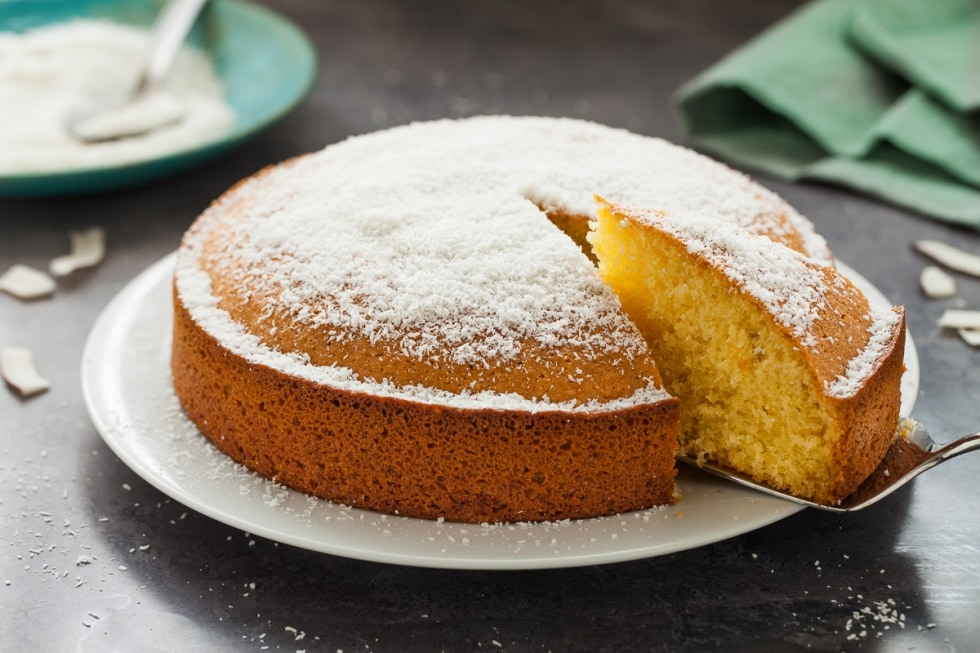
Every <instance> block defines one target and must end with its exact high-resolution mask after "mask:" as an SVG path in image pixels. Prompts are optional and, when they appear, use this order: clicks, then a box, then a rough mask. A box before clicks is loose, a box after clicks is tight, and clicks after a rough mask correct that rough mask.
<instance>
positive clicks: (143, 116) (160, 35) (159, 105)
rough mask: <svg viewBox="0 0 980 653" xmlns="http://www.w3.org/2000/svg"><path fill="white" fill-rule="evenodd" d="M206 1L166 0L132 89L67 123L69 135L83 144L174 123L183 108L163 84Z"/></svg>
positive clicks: (121, 136)
mask: <svg viewBox="0 0 980 653" xmlns="http://www.w3.org/2000/svg"><path fill="white" fill-rule="evenodd" d="M206 3H207V0H170V1H169V2H168V3H167V5H166V6H165V7H164V8H163V10H162V11H161V12H160V15H159V16H158V17H157V19H156V22H155V23H154V25H153V34H152V40H151V44H150V52H149V56H148V57H147V60H146V64H145V66H144V68H143V70H142V72H141V74H140V77H139V80H138V81H137V84H136V88H135V89H134V90H133V91H132V92H131V93H130V94H129V95H128V96H127V97H125V98H123V99H122V100H121V101H120V100H116V101H115V102H110V103H108V104H106V105H105V106H102V107H99V108H97V109H96V110H94V111H92V112H89V113H86V114H84V115H81V116H77V117H75V118H74V119H72V120H69V122H68V131H69V133H71V135H72V136H73V137H74V138H76V139H77V140H80V141H82V142H85V143H96V142H100V141H110V140H116V139H120V138H129V137H132V136H139V135H141V134H145V133H147V132H149V131H152V130H154V129H159V128H160V127H164V126H166V125H171V124H174V123H176V122H178V121H180V120H182V119H183V117H184V111H185V110H184V107H183V106H182V105H181V103H180V101H179V100H178V99H177V98H176V97H174V96H173V95H172V94H171V93H170V92H169V91H167V89H166V87H165V82H166V80H167V77H168V76H169V74H170V70H171V68H172V67H173V63H174V59H176V57H177V53H178V52H179V51H180V48H181V45H183V43H184V40H185V39H186V38H187V34H188V32H190V30H191V27H192V26H193V25H194V22H195V21H196V20H197V16H198V14H200V13H201V9H203V8H204V5H205V4H206Z"/></svg>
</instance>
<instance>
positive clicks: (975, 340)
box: [956, 329, 980, 347]
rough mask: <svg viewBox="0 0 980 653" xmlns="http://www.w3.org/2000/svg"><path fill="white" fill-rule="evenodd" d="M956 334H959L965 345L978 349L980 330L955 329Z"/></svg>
mask: <svg viewBox="0 0 980 653" xmlns="http://www.w3.org/2000/svg"><path fill="white" fill-rule="evenodd" d="M956 332H957V333H958V334H960V338H962V339H963V341H964V342H966V344H968V345H970V346H971V347H980V329H957V330H956Z"/></svg>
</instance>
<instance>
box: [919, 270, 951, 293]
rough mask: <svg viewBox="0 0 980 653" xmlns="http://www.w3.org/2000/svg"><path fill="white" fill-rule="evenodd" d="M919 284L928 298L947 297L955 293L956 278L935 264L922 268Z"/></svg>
mask: <svg viewBox="0 0 980 653" xmlns="http://www.w3.org/2000/svg"><path fill="white" fill-rule="evenodd" d="M919 286H920V287H921V288H922V293H923V294H924V295H925V296H926V297H928V298H929V299H947V298H949V297H952V296H953V295H955V294H956V280H955V279H953V277H951V276H950V275H948V274H946V273H945V272H943V271H942V269H940V268H938V267H936V266H935V265H928V266H926V267H924V268H922V272H921V273H920V274H919Z"/></svg>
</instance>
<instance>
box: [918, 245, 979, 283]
mask: <svg viewBox="0 0 980 653" xmlns="http://www.w3.org/2000/svg"><path fill="white" fill-rule="evenodd" d="M912 246H913V247H914V248H915V250H916V251H917V252H919V253H920V254H922V255H924V256H927V257H929V258H931V259H932V260H933V261H935V262H936V263H939V264H940V265H943V266H945V267H947V268H949V269H950V270H955V271H957V272H962V273H963V274H969V275H971V276H974V277H980V256H977V255H976V254H971V253H970V252H966V251H964V250H962V249H959V248H958V247H953V246H952V245H949V244H947V243H944V242H941V241H938V240H917V241H915V242H914V243H913V244H912Z"/></svg>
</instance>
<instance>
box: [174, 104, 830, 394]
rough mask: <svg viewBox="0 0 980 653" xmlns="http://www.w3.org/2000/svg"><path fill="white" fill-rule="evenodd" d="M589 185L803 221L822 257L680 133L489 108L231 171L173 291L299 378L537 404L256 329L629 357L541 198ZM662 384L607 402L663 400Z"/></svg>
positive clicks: (727, 217) (697, 210)
mask: <svg viewBox="0 0 980 653" xmlns="http://www.w3.org/2000/svg"><path fill="white" fill-rule="evenodd" d="M596 193H599V194H602V195H603V196H604V197H606V198H609V199H610V200H612V201H615V202H617V203H620V204H623V205H626V206H642V207H648V208H651V209H655V210H657V211H662V212H666V213H669V214H671V215H673V216H677V217H678V218H680V219H683V220H687V221H691V222H692V223H698V224H700V223H705V224H727V223H731V224H734V225H738V226H739V228H741V229H748V230H750V231H752V232H753V233H767V234H773V235H776V236H780V235H788V236H792V237H798V238H799V239H800V240H801V245H802V247H803V248H805V250H806V251H807V252H808V253H810V254H811V255H813V256H815V257H817V258H818V259H821V260H824V261H828V260H829V259H830V255H829V253H828V252H827V249H826V245H825V243H824V242H823V240H822V239H821V238H820V237H819V236H817V235H816V234H815V232H814V231H813V229H812V226H811V225H810V224H809V222H807V221H806V220H805V219H804V218H802V217H800V216H799V215H798V214H797V213H796V212H795V211H793V209H791V208H790V207H789V206H788V205H786V203H785V202H783V201H782V200H780V199H779V198H778V197H776V196H775V195H773V194H772V193H769V192H768V191H766V190H764V189H762V188H761V187H760V186H758V185H756V184H754V183H753V182H751V181H750V180H748V179H747V178H746V177H744V176H743V175H741V174H738V173H735V172H734V171H732V170H730V169H728V168H726V167H724V166H722V165H721V164H718V163H716V162H713V161H711V160H709V159H707V158H705V157H702V156H700V155H698V154H695V153H693V152H691V151H689V150H686V149H683V148H680V147H677V146H674V145H671V144H668V143H666V142H664V141H661V140H658V139H652V138H646V137H641V136H637V135H634V134H630V133H628V132H624V131H621V130H616V129H612V128H608V127H603V126H600V125H596V124H593V123H588V122H584V121H577V120H567V119H551V118H511V117H485V118H475V119H468V120H461V121H436V122H430V123H417V124H412V125H408V126H405V127H400V128H395V129H391V130H387V131H384V132H377V133H373V134H368V135H365V136H359V137H354V138H351V139H348V140H346V141H343V142H341V143H338V144H335V145H331V146H329V147H327V148H326V149H324V150H321V151H320V152H318V153H314V154H312V155H309V156H306V157H302V158H300V159H296V160H293V161H290V162H288V163H286V164H284V165H281V166H277V167H275V168H272V169H269V170H267V171H265V172H264V173H263V174H261V175H257V176H255V177H253V178H252V179H250V180H248V181H246V182H244V183H242V184H240V185H239V186H237V187H235V188H234V189H232V191H230V192H229V193H228V194H226V195H225V196H223V197H222V198H221V199H219V200H218V201H217V202H216V203H215V204H214V205H212V207H210V208H209V209H208V210H207V211H206V212H205V213H204V214H203V215H202V217H201V218H200V219H199V220H198V221H197V222H196V223H195V225H194V227H192V228H191V229H190V230H189V231H188V233H187V235H186V236H185V239H184V243H183V244H182V247H181V256H180V257H179V258H178V269H177V282H178V289H179V291H180V293H181V296H182V298H183V300H184V303H185V305H186V306H188V307H189V308H190V309H191V310H192V315H193V316H194V318H195V319H196V320H198V321H199V322H200V323H202V325H204V326H205V327H206V328H207V329H208V330H209V331H210V332H211V333H213V334H214V335H216V336H217V337H219V338H220V339H221V340H222V341H223V343H225V344H226V345H228V346H230V348H231V349H232V350H233V351H236V352H237V353H240V354H242V355H243V356H245V357H246V358H248V359H250V360H255V361H257V362H267V363H268V364H270V365H272V366H274V367H277V368H279V369H283V370H284V371H287V372H289V373H291V374H295V375H297V376H300V377H304V378H311V379H312V380H317V381H321V382H326V383H331V384H334V385H339V386H340V387H351V388H355V389H363V390H365V391H370V392H373V393H377V392H379V391H380V392H382V393H391V394H393V395H395V396H410V397H412V398H414V399H422V400H431V401H436V402H439V403H446V402H449V403H453V404H457V403H459V402H462V403H463V404H465V405H484V406H485V405H487V402H489V403H490V404H492V405H495V406H497V405H500V406H514V407H517V406H521V407H523V406H524V404H526V403H527V402H528V401H530V402H531V403H533V404H535V405H543V406H546V407H547V406H549V405H551V404H552V401H551V400H550V399H549V397H548V396H546V395H543V396H535V397H517V396H514V397H512V396H510V395H511V394H512V393H502V394H499V396H492V397H490V398H489V399H488V396H487V392H486V391H484V390H481V389H479V388H476V389H475V390H474V391H473V392H472V394H471V393H470V392H469V391H467V390H464V391H462V392H459V391H454V392H440V391H438V390H434V389H432V388H427V387H425V386H419V387H414V386H412V385H411V384H404V383H402V384H397V383H392V381H391V380H390V379H388V378H385V377H384V376H383V375H380V376H377V377H375V378H369V379H365V378H360V377H358V375H355V374H353V373H352V371H351V370H350V369H348V368H346V367H345V366H344V365H343V364H331V365H322V364H311V361H310V358H309V356H308V355H304V354H303V353H301V352H289V351H282V350H281V349H280V348H277V347H276V346H269V344H268V343H269V342H270V341H271V340H274V339H275V334H276V333H277V331H278V330H279V329H281V328H283V327H284V325H286V324H287V323H290V324H298V325H302V326H304V327H307V328H310V329H315V330H317V333H319V334H320V335H321V336H322V337H323V338H325V339H326V340H332V341H336V342H341V343H343V342H345V341H348V342H352V341H353V340H356V339H363V340H366V341H368V342H370V343H371V344H372V345H374V344H377V343H386V346H388V347H389V349H388V350H387V351H388V353H389V354H394V355H397V356H401V357H404V358H405V359H413V360H420V361H425V362H426V364H427V365H429V366H432V367H439V366H442V365H452V366H457V367H459V368H468V369H481V368H490V367H492V366H494V365H496V366H499V365H501V361H503V362H504V363H506V362H507V361H512V362H515V363H514V364H516V361H519V360H521V358H520V357H521V356H522V355H525V354H526V353H527V351H526V348H527V344H526V343H528V342H533V343H534V347H536V348H538V349H540V350H542V351H543V350H560V349H562V348H566V349H567V348H569V347H570V348H572V349H574V350H575V351H576V352H580V353H581V354H582V356H586V357H595V356H600V357H601V356H606V357H610V361H611V362H613V363H614V364H616V365H620V366H622V367H628V366H630V365H631V364H632V363H633V362H634V361H635V360H636V359H637V358H638V357H642V356H643V355H644V352H645V345H644V343H643V341H642V338H641V337H640V335H639V333H638V332H637V330H636V329H635V327H634V326H633V325H632V324H630V323H629V322H628V321H627V320H626V319H625V318H624V317H623V316H622V314H621V311H620V308H619V303H618V300H617V299H616V298H615V296H614V295H613V294H612V293H611V291H610V290H609V289H608V288H606V286H605V285H604V284H603V283H602V281H601V280H600V279H599V276H598V274H597V272H596V271H595V269H594V267H593V266H592V265H591V263H590V262H589V261H588V259H587V258H586V257H585V256H584V255H583V254H582V252H581V251H580V250H579V249H578V247H577V246H576V245H575V244H574V243H573V242H572V241H571V240H570V239H569V238H568V237H567V236H566V235H565V234H564V233H562V232H561V231H559V230H558V229H556V228H555V227H554V226H553V225H552V224H551V223H550V222H549V221H548V219H547V217H546V215H545V212H546V211H548V212H555V211H557V212H563V213H566V214H569V215H583V216H591V215H594V213H595V200H594V196H595V194H596ZM205 259H206V261H207V263H206V267H207V268H208V270H209V271H210V273H217V274H219V275H222V276H224V277H226V278H227V279H228V280H229V281H230V282H231V283H230V284H229V287H234V292H236V293H240V295H241V297H240V302H241V304H242V305H243V306H244V305H248V306H250V307H254V308H255V310H256V311H257V317H256V322H258V323H260V324H261V329H260V331H261V333H260V334H259V335H256V334H255V333H251V332H249V331H247V330H245V329H243V328H242V327H241V325H240V324H236V323H235V322H234V320H231V319H230V316H229V315H228V313H227V311H225V310H223V309H221V308H219V306H218V304H219V302H218V300H217V299H216V297H215V292H214V288H213V287H212V282H213V278H212V277H211V276H209V272H205V271H203V270H202V269H201V261H202V260H205ZM548 364H550V363H548ZM569 367H570V369H571V372H570V373H569V374H568V376H569V377H570V379H571V382H573V383H576V382H577V383H580V384H581V383H586V384H588V382H589V379H587V378H584V377H583V378H578V379H576V378H575V377H576V375H577V373H576V370H577V369H578V368H577V367H576V365H575V364H574V360H573V361H572V364H571V365H570V366H569ZM579 371H580V370H579ZM657 385H658V384H657V383H656V382H654V381H653V380H652V379H651V380H650V381H649V382H648V383H644V384H642V387H637V388H635V389H634V390H631V391H630V392H629V393H626V394H623V396H620V397H617V398H615V399H608V398H607V400H604V401H603V402H602V403H603V405H604V407H605V408H608V407H612V406H620V405H629V404H631V403H633V402H638V401H653V400H658V399H662V398H663V397H665V396H666V395H665V394H664V393H663V391H662V390H660V389H659V388H658V387H657ZM433 393H434V394H433ZM489 394H490V395H494V394H495V393H492V392H491V393H489ZM572 403H575V404H576V405H579V404H578V403H576V402H572ZM594 403H595V402H584V403H582V404H581V405H582V406H586V407H587V408H592V409H594V408H595V405H594Z"/></svg>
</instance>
